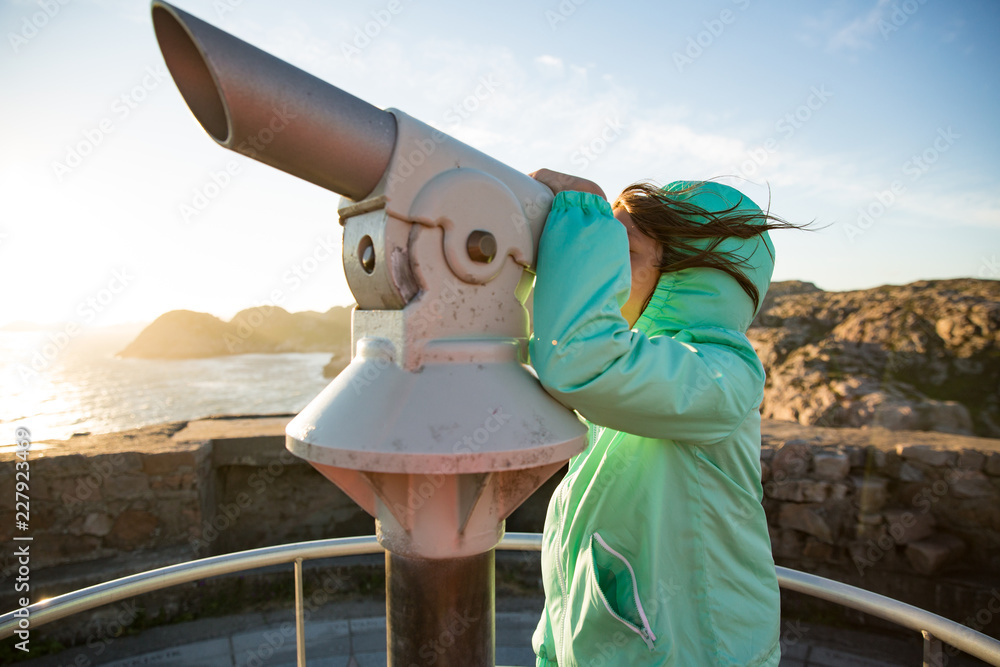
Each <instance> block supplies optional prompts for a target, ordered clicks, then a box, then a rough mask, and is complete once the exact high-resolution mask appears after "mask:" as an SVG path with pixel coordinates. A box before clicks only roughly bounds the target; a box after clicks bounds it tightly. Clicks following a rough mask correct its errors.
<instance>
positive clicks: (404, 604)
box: [152, 2, 586, 666]
mask: <svg viewBox="0 0 1000 667" xmlns="http://www.w3.org/2000/svg"><path fill="white" fill-rule="evenodd" d="M152 11H153V26H154V28H155V31H156V37H157V40H158V41H159V44H160V49H161V50H162V52H163V56H164V59H165V60H166V64H167V67H168V68H169V70H170V73H171V75H172V76H173V78H174V81H175V82H176V83H177V87H178V88H179V89H180V92H181V95H183V97H184V100H185V101H186V102H187V104H188V107H189V108H190V109H191V111H192V113H194V115H195V117H196V118H197V119H198V121H199V122H200V123H201V125H202V126H203V127H204V128H205V130H207V131H208V133H209V134H210V135H211V136H212V138H213V139H215V140H216V141H217V142H218V143H219V144H221V145H222V146H224V147H226V148H230V149H233V150H236V151H238V152H240V153H243V154H244V155H248V156H249V157H252V158H254V159H256V160H259V161H261V162H264V163H266V164H269V165H272V166H274V167H277V168H278V169H281V170H282V171H286V172H288V173H290V174H292V175H294V176H298V177H300V178H303V179H305V180H307V181H310V182H312V183H315V184H317V185H319V186H321V187H324V188H326V189H328V190H332V191H333V192H336V193H339V194H341V195H343V198H342V199H341V201H340V206H339V214H340V222H341V224H342V225H343V228H344V237H343V259H344V270H345V273H346V275H347V281H348V284H349V285H350V288H351V291H352V292H353V293H354V297H355V298H356V300H357V303H358V306H357V308H356V309H355V310H354V313H353V319H352V352H353V360H352V361H351V364H350V365H349V366H348V367H347V368H346V369H345V370H344V371H343V372H341V373H340V375H338V376H337V377H336V378H335V379H334V380H333V382H331V383H330V385H329V386H328V387H327V388H326V389H325V390H324V391H323V392H322V393H321V394H320V395H319V396H318V397H316V399H315V400H313V402H312V403H310V404H309V405H308V406H307V407H306V408H305V409H304V410H303V411H302V412H301V413H300V414H299V415H298V416H297V417H296V418H295V419H294V420H292V422H291V423H290V424H289V425H288V427H287V431H286V433H287V443H286V445H287V447H288V449H289V450H291V451H292V452H293V453H294V454H296V455H298V456H300V457H302V458H304V459H306V460H307V461H309V463H310V464H312V465H313V466H314V467H315V468H316V469H317V470H319V472H321V473H322V474H323V475H324V476H326V477H327V478H328V479H330V480H331V481H332V482H334V483H335V484H336V485H337V486H339V487H340V488H341V489H342V490H343V491H344V492H345V493H347V495H349V496H350V497H351V498H353V499H354V500H355V501H356V502H357V503H358V504H359V505H361V507H363V508H364V509H365V510H366V511H367V512H368V513H369V514H371V515H373V516H374V517H375V526H376V533H377V535H378V540H379V542H380V543H381V544H382V546H384V547H385V549H386V574H387V577H386V586H387V591H386V598H387V609H388V624H387V627H388V632H387V642H388V647H387V648H388V654H389V664H390V665H404V666H409V665H410V664H412V663H415V664H422V663H423V662H426V661H427V660H428V659H429V658H430V657H431V655H433V656H434V657H435V662H436V664H443V665H492V664H493V659H494V595H493V591H494V588H493V581H494V579H493V577H494V551H493V549H494V547H495V546H496V545H497V544H498V543H499V541H500V540H501V539H502V537H503V532H504V519H505V518H506V517H507V516H509V515H510V513H511V512H513V511H514V509H515V508H517V507H518V505H520V504H521V503H522V502H523V501H524V500H525V499H527V498H528V496H530V495H531V494H532V493H533V492H534V491H535V490H536V489H537V488H538V487H539V486H541V485H542V484H543V483H544V482H545V480H546V479H548V478H549V477H550V476H551V475H552V474H553V473H554V472H556V470H558V469H559V467H560V466H561V465H562V464H563V462H565V461H566V460H567V459H569V458H570V457H571V456H573V455H575V454H577V453H578V452H580V451H581V450H582V449H583V446H584V439H585V432H586V429H585V427H584V426H583V424H582V423H581V422H580V420H579V419H578V418H577V417H576V416H575V415H574V414H573V413H572V412H570V411H569V410H567V409H566V408H564V407H563V406H561V405H560V404H559V403H558V402H556V401H555V400H554V399H552V398H551V397H550V396H549V395H548V394H546V393H545V391H544V390H543V389H542V388H541V386H540V385H539V384H538V382H537V380H536V379H535V378H534V377H533V376H532V375H531V374H530V372H529V371H528V370H527V369H526V367H525V366H524V365H523V363H522V362H523V361H525V358H526V341H527V335H528V326H529V323H528V315H527V312H526V310H525V308H524V302H525V300H526V299H527V297H528V295H529V293H530V290H531V286H532V281H533V274H532V272H531V269H532V268H533V265H534V261H535V251H536V248H537V246H538V239H539V236H540V235H541V230H542V226H543V224H544V221H545V217H546V215H547V214H548V210H549V206H550V204H551V200H552V193H551V191H550V190H549V189H548V188H546V187H545V186H544V185H541V184H540V183H538V182H537V181H535V180H533V179H532V178H530V177H528V176H526V175H524V174H522V173H520V172H518V171H516V170H514V169H512V168H510V167H508V166H506V165H504V164H502V163H501V162H499V161H497V160H495V159H493V158H491V157H489V156H487V155H484V154H483V153H480V152H479V151H477V150H475V149H473V148H471V147H469V146H467V145H465V144H463V143H461V142H459V141H457V140H455V139H453V138H452V137H450V136H448V135H446V134H444V133H442V132H439V131H437V130H435V129H433V128H431V127H430V126H428V125H425V124H424V123H421V122H420V121H418V120H415V119H413V118H411V117H410V116H407V115H406V114H404V113H402V112H401V111H398V110H395V109H389V110H386V111H383V110H381V109H378V108H376V107H374V106H371V105H370V104H368V103H366V102H364V101H362V100H360V99H358V98H356V97H354V96H352V95H350V94H348V93H346V92H344V91H342V90H340V89H338V88H336V87H334V86H331V85H330V84H328V83H325V82H324V81H321V80H320V79H317V78H316V77H314V76H312V75H310V74H307V73H306V72H303V71H302V70H299V69H297V68H295V67H292V66H291V65H289V64H287V63H285V62H283V61H281V60H279V59H277V58H275V57H273V56H271V55H269V54H267V53H265V52H264V51H261V50H259V49H257V48H255V47H253V46H251V45H249V44H247V43H245V42H243V41H241V40H239V39H237V38H235V37H233V36H232V35H229V34H228V33H225V32H223V31H221V30H219V29H217V28H214V27H213V26H211V25H209V24H207V23H205V22H203V21H201V20H199V19H197V18H195V17H193V16H191V15H190V14H187V13H185V12H183V11H181V10H179V9H177V8H175V7H173V6H171V5H169V4H167V3H165V2H154V3H153V10H152ZM283 224H284V223H283Z"/></svg>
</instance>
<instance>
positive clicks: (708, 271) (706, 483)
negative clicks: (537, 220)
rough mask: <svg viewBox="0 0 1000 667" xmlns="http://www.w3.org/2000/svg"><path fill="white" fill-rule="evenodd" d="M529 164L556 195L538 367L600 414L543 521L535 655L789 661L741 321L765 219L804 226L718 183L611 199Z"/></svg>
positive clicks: (553, 389) (770, 251)
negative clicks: (781, 639)
mask: <svg viewBox="0 0 1000 667" xmlns="http://www.w3.org/2000/svg"><path fill="white" fill-rule="evenodd" d="M532 176H533V177H534V178H536V179H537V180H539V181H541V182H542V183H544V184H545V185H547V186H549V187H550V188H551V189H552V191H553V192H554V193H556V197H555V200H554V201H553V203H552V210H551V212H550V213H549V217H548V220H547V222H546V224H545V229H544V231H543V233H542V237H541V242H540V244H539V255H538V262H537V267H536V269H537V276H536V281H535V302H534V333H533V335H532V338H531V342H530V354H531V360H532V365H533V366H534V368H535V370H536V371H537V373H538V377H539V380H540V381H541V383H542V385H543V386H544V387H545V388H546V390H547V391H548V392H549V393H550V394H552V395H553V396H554V397H555V398H557V399H558V400H559V401H560V402H562V403H563V404H564V405H566V406H568V407H570V408H573V409H575V410H577V411H578V412H579V413H580V414H581V415H582V416H583V417H584V418H585V419H586V420H587V421H588V423H589V427H590V436H589V442H588V446H587V449H586V450H585V451H583V452H582V453H581V454H579V455H577V456H575V457H574V458H572V459H571V460H570V462H569V470H568V472H567V473H566V476H565V478H564V479H563V480H562V482H561V483H560V484H559V486H558V487H557V489H556V491H555V493H554V494H553V496H552V499H551V501H550V502H549V507H548V513H547V515H546V519H545V530H544V539H543V547H542V574H543V583H544V588H545V598H546V602H545V610H544V612H543V614H542V617H541V620H540V621H539V623H538V627H537V629H536V630H535V633H534V636H533V638H532V648H533V649H534V651H535V653H536V655H537V663H536V664H537V665H538V666H540V667H545V666H553V665H559V666H561V667H570V666H571V665H585V666H586V667H596V666H599V665H629V666H635V665H681V666H684V667H691V666H697V665H739V666H740V667H747V666H749V665H777V664H778V660H779V657H780V650H779V647H778V625H779V620H780V608H779V597H778V583H777V578H776V576H775V571H774V561H773V560H772V558H771V547H770V540H769V538H768V533H767V522H766V519H765V516H764V510H763V507H762V506H761V498H762V494H763V491H762V488H761V481H760V411H759V407H760V402H761V398H762V396H763V389H764V369H763V367H762V366H761V363H760V360H759V359H758V358H757V355H756V353H755V352H754V349H753V348H752V347H751V345H750V342H749V341H748V340H747V338H746V335H745V332H746V330H747V328H748V327H749V326H750V322H751V321H752V320H753V318H754V316H755V315H756V314H757V312H758V310H759V309H760V303H761V301H762V300H763V298H764V294H765V292H766V291H767V288H768V285H769V284H770V280H771V272H772V269H773V267H774V247H773V246H772V245H771V241H770V239H769V237H768V234H767V230H768V229H775V228H783V227H793V226H794V225H790V224H788V223H785V222H783V221H781V220H780V219H778V218H774V217H773V216H770V215H767V214H765V213H763V212H761V210H760V209H759V208H758V207H757V206H756V205H755V204H754V203H753V202H752V201H750V200H749V199H748V198H747V197H745V196H743V195H741V194H740V192H738V191H737V190H735V189H733V188H731V187H728V186H725V185H721V184H718V183H713V182H677V183H671V184H670V185H668V186H666V187H665V188H663V189H662V190H660V189H658V188H656V187H654V186H651V185H648V184H645V183H639V184H635V185H632V186H629V187H628V188H626V189H625V191H624V192H622V194H621V195H620V196H619V197H618V199H616V200H615V202H614V205H613V206H612V205H609V203H608V201H607V200H606V199H605V197H604V192H603V191H602V190H601V189H600V187H598V186H597V185H596V184H595V183H593V182H591V181H587V180H585V179H580V178H576V177H573V176H569V175H566V174H559V173H557V172H553V171H549V170H547V169H543V170H541V171H538V172H535V173H534V174H532ZM626 257H628V258H629V263H626Z"/></svg>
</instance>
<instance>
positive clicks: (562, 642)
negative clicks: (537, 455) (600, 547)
mask: <svg viewBox="0 0 1000 667" xmlns="http://www.w3.org/2000/svg"><path fill="white" fill-rule="evenodd" d="M568 488H569V486H568V485H567V486H563V487H562V489H561V493H560V494H559V502H560V503H562V501H563V500H565V498H566V490H567V489H568ZM556 540H557V541H558V544H557V547H558V548H557V549H556V553H555V560H556V574H557V575H558V577H559V599H560V603H561V609H560V612H561V613H560V619H559V645H558V647H557V649H556V655H557V656H558V657H559V664H560V665H562V664H565V653H566V575H565V573H564V572H563V565H562V551H563V544H562V510H560V511H559V519H558V520H557V521H556ZM559 649H561V650H559Z"/></svg>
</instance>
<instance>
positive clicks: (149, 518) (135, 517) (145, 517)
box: [104, 510, 160, 551]
mask: <svg viewBox="0 0 1000 667" xmlns="http://www.w3.org/2000/svg"><path fill="white" fill-rule="evenodd" d="M159 523H160V522H159V519H157V518H156V517H155V516H153V515H152V514H150V513H149V512H144V511H141V510H126V511H124V512H122V513H121V514H119V515H118V518H116V519H115V522H114V525H113V526H112V527H111V531H110V532H109V533H108V535H107V536H106V537H105V538H104V539H105V540H107V542H108V544H109V545H110V546H112V547H114V548H116V549H122V550H123V551H132V550H133V549H136V548H137V547H141V546H144V545H145V543H146V542H147V541H148V540H149V538H150V537H152V536H153V534H154V533H155V532H156V528H157V526H158V525H159Z"/></svg>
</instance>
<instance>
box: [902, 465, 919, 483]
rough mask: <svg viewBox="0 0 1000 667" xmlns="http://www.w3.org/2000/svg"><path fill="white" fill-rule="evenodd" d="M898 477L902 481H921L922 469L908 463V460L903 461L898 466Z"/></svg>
mask: <svg viewBox="0 0 1000 667" xmlns="http://www.w3.org/2000/svg"><path fill="white" fill-rule="evenodd" d="M898 474H899V479H900V480H901V481H904V482H922V481H924V471H923V470H922V469H921V468H919V467H917V466H915V465H913V464H912V463H910V462H909V461H903V464H902V465H901V466H899V473H898Z"/></svg>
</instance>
